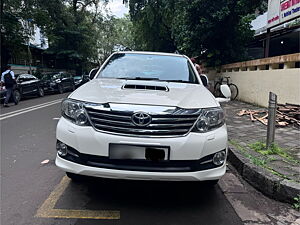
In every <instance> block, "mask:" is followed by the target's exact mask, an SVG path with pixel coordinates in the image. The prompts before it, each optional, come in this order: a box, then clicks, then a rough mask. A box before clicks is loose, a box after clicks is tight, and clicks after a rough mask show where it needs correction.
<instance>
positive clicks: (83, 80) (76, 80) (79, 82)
mask: <svg viewBox="0 0 300 225" xmlns="http://www.w3.org/2000/svg"><path fill="white" fill-rule="evenodd" d="M73 78H74V83H75V87H76V88H78V87H80V86H81V85H83V84H85V83H86V82H89V81H90V78H89V75H81V76H73Z"/></svg>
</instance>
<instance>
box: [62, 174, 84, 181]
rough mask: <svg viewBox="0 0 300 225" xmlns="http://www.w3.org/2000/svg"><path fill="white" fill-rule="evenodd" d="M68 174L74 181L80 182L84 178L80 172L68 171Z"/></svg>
mask: <svg viewBox="0 0 300 225" xmlns="http://www.w3.org/2000/svg"><path fill="white" fill-rule="evenodd" d="M66 174H67V177H69V178H70V179H71V180H72V181H74V182H80V181H82V180H83V176H81V175H79V174H75V173H69V172H66Z"/></svg>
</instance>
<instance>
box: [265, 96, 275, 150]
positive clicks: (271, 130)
mask: <svg viewBox="0 0 300 225" xmlns="http://www.w3.org/2000/svg"><path fill="white" fill-rule="evenodd" d="M276 110H277V95H276V94H274V93H273V92H270V93H269V110H268V128H267V149H268V148H270V147H271V145H272V144H273V143H274V139H275V123H276Z"/></svg>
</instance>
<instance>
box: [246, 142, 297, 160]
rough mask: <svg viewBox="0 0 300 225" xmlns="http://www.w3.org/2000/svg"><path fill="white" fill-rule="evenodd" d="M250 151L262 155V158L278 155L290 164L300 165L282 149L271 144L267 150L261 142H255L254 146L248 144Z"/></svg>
mask: <svg viewBox="0 0 300 225" xmlns="http://www.w3.org/2000/svg"><path fill="white" fill-rule="evenodd" d="M248 146H249V147H250V148H251V149H253V150H254V151H256V152H258V153H260V154H262V155H264V156H269V155H279V156H281V157H283V158H285V159H287V160H288V161H290V162H294V163H300V162H299V161H298V160H296V159H294V158H293V157H292V156H290V155H289V154H288V153H287V152H286V150H284V149H283V148H281V147H279V146H278V145H277V144H274V143H273V144H272V145H271V146H270V147H269V148H267V146H266V144H265V143H263V142H260V141H258V142H255V143H254V144H249V145H248Z"/></svg>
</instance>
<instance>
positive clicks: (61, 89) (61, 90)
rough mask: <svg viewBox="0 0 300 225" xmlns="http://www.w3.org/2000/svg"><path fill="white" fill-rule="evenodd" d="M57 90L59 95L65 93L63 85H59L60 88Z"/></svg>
mask: <svg viewBox="0 0 300 225" xmlns="http://www.w3.org/2000/svg"><path fill="white" fill-rule="evenodd" d="M57 90H58V93H59V94H62V93H64V88H63V86H61V85H58V86H57Z"/></svg>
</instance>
